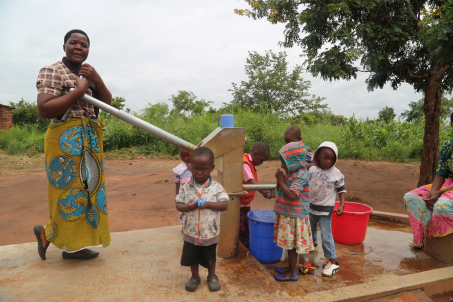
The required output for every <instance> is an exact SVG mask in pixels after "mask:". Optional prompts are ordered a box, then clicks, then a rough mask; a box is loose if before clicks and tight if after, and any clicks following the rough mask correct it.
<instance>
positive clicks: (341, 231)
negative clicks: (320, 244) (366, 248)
mask: <svg viewBox="0 0 453 302" xmlns="http://www.w3.org/2000/svg"><path fill="white" fill-rule="evenodd" d="M339 207H340V202H339V201H337V202H335V210H336V209H338V208H339ZM371 212H373V208H372V207H370V206H367V205H365V204H361V203H357V202H350V201H346V202H345V206H344V213H343V215H341V216H338V215H336V214H335V213H333V214H332V235H333V239H334V240H335V241H337V242H340V243H344V244H349V245H354V244H360V243H362V242H363V240H365V236H366V230H367V227H368V221H369V220H370V214H371Z"/></svg>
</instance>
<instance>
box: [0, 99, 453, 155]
mask: <svg viewBox="0 0 453 302" xmlns="http://www.w3.org/2000/svg"><path fill="white" fill-rule="evenodd" d="M137 116H138V117H140V118H142V119H144V120H146V121H148V122H149V123H151V124H153V125H155V126H157V127H159V128H161V129H164V130H166V131H168V132H170V133H172V134H174V135H176V136H178V137H181V138H183V139H184V140H187V141H189V142H191V143H193V144H198V143H199V142H200V141H201V140H203V139H204V138H205V137H206V136H208V135H209V134H210V133H211V132H212V131H213V130H214V129H216V128H217V119H218V118H219V116H220V113H209V112H206V113H205V114H203V115H194V116H191V117H185V116H183V115H179V114H176V115H172V114H170V113H169V108H168V105H167V104H164V103H157V104H154V105H149V106H148V107H147V108H145V109H144V110H142V111H141V112H140V113H139V114H137ZM310 119H311V121H309V120H310ZM332 121H334V122H332ZM338 121H341V122H338ZM104 123H105V124H106V132H105V134H104V140H103V141H104V150H105V151H106V152H116V153H118V152H119V153H125V154H126V153H127V154H131V153H133V152H139V153H142V154H145V155H155V154H170V155H177V154H178V148H177V147H175V146H173V145H171V144H169V143H167V142H165V141H163V140H161V139H159V138H157V137H155V136H153V135H151V134H148V133H146V132H144V131H142V130H140V129H137V128H135V127H134V126H132V125H130V124H127V123H126V122H123V121H121V120H119V119H117V118H108V119H106V120H104ZM235 125H236V126H237V127H245V129H246V136H247V144H246V145H245V151H246V152H248V151H250V148H251V147H252V145H253V144H254V143H255V142H257V141H264V142H266V143H268V144H269V146H270V149H271V159H278V151H279V150H280V148H281V147H282V146H284V144H285V142H284V140H283V133H284V132H285V130H286V128H287V127H288V126H290V125H297V126H299V127H300V128H301V131H302V141H303V142H304V143H305V144H306V145H308V146H310V147H311V148H312V149H313V150H315V149H316V148H317V147H318V146H319V145H320V144H321V143H322V142H323V141H331V142H334V143H336V144H337V146H338V149H339V153H340V158H353V159H363V160H387V161H394V162H416V161H419V160H420V157H421V152H422V147H423V131H424V120H422V121H421V122H417V123H415V122H412V123H409V122H407V121H401V120H395V121H394V122H392V123H386V122H385V121H383V120H378V119H377V120H369V119H367V120H358V119H356V118H354V117H351V118H349V119H345V118H344V117H342V116H335V115H333V114H332V113H330V111H327V110H325V111H320V112H311V113H309V114H304V115H302V116H300V117H291V118H282V117H280V116H279V115H277V114H276V113H273V112H270V111H268V110H261V111H256V110H250V109H237V110H236V112H235ZM44 136H45V133H44V132H40V131H38V129H37V127H18V126H15V127H13V128H12V129H11V130H10V131H3V132H2V134H1V135H0V149H2V150H5V151H6V152H7V153H8V154H29V155H31V154H36V153H42V152H44ZM451 137H453V132H452V130H451V128H450V124H449V119H448V118H444V119H443V120H442V122H441V131H440V143H441V144H442V142H443V141H445V140H447V139H449V138H451ZM123 149H125V150H126V151H124V152H123V151H121V150H123ZM117 150H119V151H117Z"/></svg>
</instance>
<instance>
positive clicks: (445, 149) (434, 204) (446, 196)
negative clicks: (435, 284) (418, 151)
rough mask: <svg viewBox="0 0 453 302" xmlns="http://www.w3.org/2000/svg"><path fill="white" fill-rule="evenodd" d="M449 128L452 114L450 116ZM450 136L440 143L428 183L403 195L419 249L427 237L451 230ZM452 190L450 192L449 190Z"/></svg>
mask: <svg viewBox="0 0 453 302" xmlns="http://www.w3.org/2000/svg"><path fill="white" fill-rule="evenodd" d="M450 119H451V122H450V123H451V127H452V128H453V113H452V114H451V116H450ZM452 177H453V139H450V140H448V141H446V142H444V143H443V146H442V149H441V151H440V160H439V164H438V167H437V170H436V176H435V177H434V180H433V183H432V185H426V186H422V187H420V188H417V189H415V190H413V191H410V192H409V193H406V194H405V195H404V204H405V206H406V208H407V212H408V214H409V221H410V224H411V228H412V233H413V234H414V240H415V246H414V247H417V248H423V246H424V244H425V242H426V240H427V239H428V238H429V237H431V236H434V237H443V236H446V235H448V234H450V233H453V179H452ZM450 190H452V191H450Z"/></svg>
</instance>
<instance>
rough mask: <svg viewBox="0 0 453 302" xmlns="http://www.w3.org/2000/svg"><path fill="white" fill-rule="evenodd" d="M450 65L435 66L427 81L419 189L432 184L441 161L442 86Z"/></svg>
mask: <svg viewBox="0 0 453 302" xmlns="http://www.w3.org/2000/svg"><path fill="white" fill-rule="evenodd" d="M447 66H448V65H443V66H440V65H434V66H433V68H432V69H431V72H430V75H429V77H428V78H427V80H426V88H425V103H424V107H423V110H424V112H425V136H424V137H423V152H422V159H421V164H420V177H419V179H418V185H417V187H420V186H423V185H426V184H429V183H432V181H433V179H434V175H435V173H436V169H437V163H438V161H439V124H440V105H441V95H442V92H441V84H442V79H443V78H444V76H445V72H446V71H447Z"/></svg>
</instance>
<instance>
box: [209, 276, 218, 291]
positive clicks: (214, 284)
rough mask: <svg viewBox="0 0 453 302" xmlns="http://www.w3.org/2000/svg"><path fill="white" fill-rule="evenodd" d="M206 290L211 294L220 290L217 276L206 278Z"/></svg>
mask: <svg viewBox="0 0 453 302" xmlns="http://www.w3.org/2000/svg"><path fill="white" fill-rule="evenodd" d="M208 288H209V290H210V291H212V292H214V291H217V290H219V289H220V282H219V278H218V277H217V275H216V276H215V277H214V278H208Z"/></svg>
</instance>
